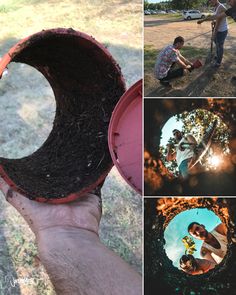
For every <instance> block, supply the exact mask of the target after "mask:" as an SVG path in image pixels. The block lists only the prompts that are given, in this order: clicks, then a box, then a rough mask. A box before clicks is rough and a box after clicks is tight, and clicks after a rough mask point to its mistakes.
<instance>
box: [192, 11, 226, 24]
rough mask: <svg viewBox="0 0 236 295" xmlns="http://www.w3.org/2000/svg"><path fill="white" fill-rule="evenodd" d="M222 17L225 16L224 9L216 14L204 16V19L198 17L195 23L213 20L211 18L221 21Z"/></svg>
mask: <svg viewBox="0 0 236 295" xmlns="http://www.w3.org/2000/svg"><path fill="white" fill-rule="evenodd" d="M224 17H227V15H226V13H225V11H222V12H221V13H219V14H217V15H209V16H207V17H205V18H204V19H200V20H198V21H197V23H198V24H199V25H200V24H202V23H203V22H206V21H213V20H217V21H219V22H220V21H221V20H222V19H223V18H224Z"/></svg>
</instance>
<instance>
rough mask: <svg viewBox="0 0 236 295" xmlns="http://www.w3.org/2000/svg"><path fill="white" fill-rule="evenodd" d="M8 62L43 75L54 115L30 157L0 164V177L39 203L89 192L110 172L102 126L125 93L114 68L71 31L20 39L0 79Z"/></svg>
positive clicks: (93, 44)
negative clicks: (40, 144)
mask: <svg viewBox="0 0 236 295" xmlns="http://www.w3.org/2000/svg"><path fill="white" fill-rule="evenodd" d="M10 62H19V63H25V64H28V65H30V66H32V67H34V68H35V69H37V70H38V71H40V72H41V73H42V74H43V75H44V77H45V78H46V79H47V80H48V81H49V83H50V85H51V87H52V90H53V92H54V95H55V100H56V113H55V118H54V123H53V128H52V131H51V132H50V134H49V136H48V138H47V140H46V141H45V142H44V143H43V145H42V146H41V147H40V148H39V149H38V150H37V151H36V152H34V153H33V154H31V155H29V156H27V157H24V158H22V159H5V158H0V174H1V176H2V177H3V178H4V179H5V181H6V182H7V183H8V184H9V185H10V186H11V187H12V188H13V189H14V190H16V191H18V192H20V193H22V194H24V195H25V196H27V197H29V198H30V199H35V200H37V201H41V202H44V201H46V202H50V203H65V202H68V201H72V200H74V199H76V198H77V197H79V196H81V195H83V194H84V193H85V192H88V191H90V190H92V189H94V188H95V187H96V186H97V185H98V184H99V183H100V182H101V181H102V180H103V179H104V178H105V177H106V175H107V174H108V172H109V171H110V169H111V167H112V160H111V156H110V153H109V148H108V143H107V137H108V134H107V133H108V125H109V121H110V117H111V114H112V111H113V109H114V107H115V105H116V103H117V102H118V100H119V99H120V97H121V96H122V94H123V93H124V91H125V83H124V80H123V77H122V74H121V71H120V68H119V66H118V65H117V63H116V62H115V60H114V59H113V58H112V56H111V55H110V53H109V52H108V51H107V50H106V48H105V47H104V46H102V45H101V44H99V43H98V42H97V41H95V40H94V39H93V38H92V37H90V36H88V35H86V34H84V33H81V32H76V31H74V30H72V29H53V30H47V31H42V32H39V33H37V34H34V35H32V36H29V37H27V38H25V39H23V40H22V41H20V42H19V43H17V44H16V45H15V46H14V47H13V48H11V49H10V51H9V52H8V54H6V55H5V56H4V57H3V58H2V60H1V61H0V76H1V74H2V72H3V71H4V69H5V68H6V66H7V64H9V63H10ZM0 82H1V81H0ZM32 91H33V90H32ZM13 103H14V102H13Z"/></svg>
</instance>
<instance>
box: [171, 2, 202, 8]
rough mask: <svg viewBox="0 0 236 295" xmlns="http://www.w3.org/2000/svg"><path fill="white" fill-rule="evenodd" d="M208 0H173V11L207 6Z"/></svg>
mask: <svg viewBox="0 0 236 295" xmlns="http://www.w3.org/2000/svg"><path fill="white" fill-rule="evenodd" d="M206 3H207V1H206V0H172V1H171V5H172V8H173V9H185V10H188V9H192V8H199V7H200V6H202V5H206Z"/></svg>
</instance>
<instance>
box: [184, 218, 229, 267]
mask: <svg viewBox="0 0 236 295" xmlns="http://www.w3.org/2000/svg"><path fill="white" fill-rule="evenodd" d="M188 232H189V233H190V235H191V236H193V237H194V238H196V239H198V240H202V241H203V244H202V248H201V252H200V253H201V255H202V257H203V258H204V259H207V260H209V261H212V262H213V263H217V264H219V263H220V262H221V261H222V260H223V258H224V256H225V254H226V252H227V228H226V226H225V225H224V224H223V223H220V224H219V225H217V226H216V227H215V228H214V229H213V230H212V231H211V232H208V231H207V230H206V228H205V226H204V225H203V224H199V223H198V222H192V223H190V224H189V226H188Z"/></svg>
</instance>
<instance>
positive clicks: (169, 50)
mask: <svg viewBox="0 0 236 295" xmlns="http://www.w3.org/2000/svg"><path fill="white" fill-rule="evenodd" d="M183 46H184V38H183V37H181V36H179V37H176V38H175V40H174V43H173V45H168V46H167V47H165V48H164V49H163V50H162V51H161V52H160V54H159V55H158V57H157V60H156V64H155V77H156V78H157V79H158V80H160V83H161V84H162V85H164V86H170V83H169V80H171V79H174V78H178V77H182V76H183V75H184V74H186V73H187V70H191V69H192V68H193V64H192V63H191V62H190V61H189V60H187V59H186V58H185V57H183V56H182V55H181V54H180V52H179V50H180V49H181V48H182V47H183ZM176 63H177V64H178V65H179V66H180V68H178V69H173V67H174V65H175V64H176Z"/></svg>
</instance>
